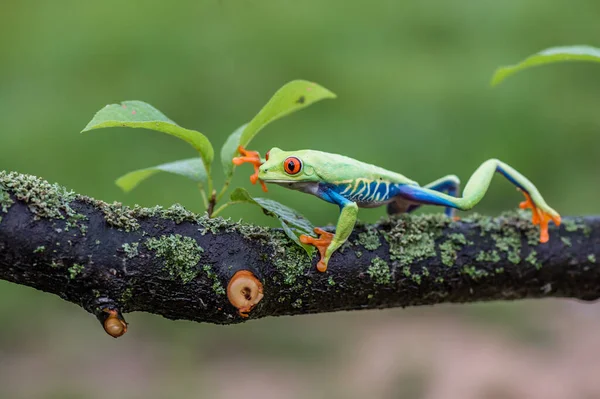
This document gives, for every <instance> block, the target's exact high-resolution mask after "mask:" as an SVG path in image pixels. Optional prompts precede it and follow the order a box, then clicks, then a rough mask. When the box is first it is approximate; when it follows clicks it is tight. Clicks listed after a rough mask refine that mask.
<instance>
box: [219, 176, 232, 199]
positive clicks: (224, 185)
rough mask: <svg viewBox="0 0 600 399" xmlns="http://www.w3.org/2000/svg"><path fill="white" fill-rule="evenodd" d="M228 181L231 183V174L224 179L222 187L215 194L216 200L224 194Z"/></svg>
mask: <svg viewBox="0 0 600 399" xmlns="http://www.w3.org/2000/svg"><path fill="white" fill-rule="evenodd" d="M230 183H231V176H230V177H228V178H227V179H226V180H225V183H223V188H222V189H221V191H219V194H217V202H219V201H220V200H221V197H222V196H223V195H224V194H225V192H226V191H227V189H228V188H229V184H230Z"/></svg>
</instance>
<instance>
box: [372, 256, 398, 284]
mask: <svg viewBox="0 0 600 399" xmlns="http://www.w3.org/2000/svg"><path fill="white" fill-rule="evenodd" d="M367 273H368V274H369V276H370V277H371V279H372V280H373V281H375V283H376V284H389V283H390V282H391V281H392V273H391V272H390V267H389V265H388V263H387V262H386V261H384V260H383V259H381V258H380V257H375V258H374V259H373V260H371V265H370V266H369V268H368V269H367Z"/></svg>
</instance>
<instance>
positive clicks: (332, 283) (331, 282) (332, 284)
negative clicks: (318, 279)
mask: <svg viewBox="0 0 600 399" xmlns="http://www.w3.org/2000/svg"><path fill="white" fill-rule="evenodd" d="M327 284H329V285H331V286H334V285H335V281H334V280H333V277H331V276H330V277H329V278H328V279H327Z"/></svg>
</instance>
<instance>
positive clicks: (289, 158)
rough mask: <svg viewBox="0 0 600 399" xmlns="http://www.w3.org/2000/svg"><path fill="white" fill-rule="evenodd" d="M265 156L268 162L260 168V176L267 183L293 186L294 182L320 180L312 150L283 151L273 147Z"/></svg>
mask: <svg viewBox="0 0 600 399" xmlns="http://www.w3.org/2000/svg"><path fill="white" fill-rule="evenodd" d="M265 158H266V162H265V163H263V164H262V165H261V166H260V168H259V170H258V178H259V179H261V180H263V181H264V182H266V183H277V184H282V185H290V186H292V185H293V184H294V183H309V182H317V181H319V176H317V174H316V173H315V169H314V166H315V165H314V162H315V160H314V159H313V158H314V156H313V154H312V152H311V151H310V150H302V151H282V150H280V149H279V148H272V149H271V150H270V151H269V152H267V154H266V156H265Z"/></svg>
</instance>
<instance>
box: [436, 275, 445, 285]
mask: <svg viewBox="0 0 600 399" xmlns="http://www.w3.org/2000/svg"><path fill="white" fill-rule="evenodd" d="M435 282H436V283H439V284H441V283H443V282H444V278H443V277H439V276H438V277H436V278H435Z"/></svg>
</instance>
